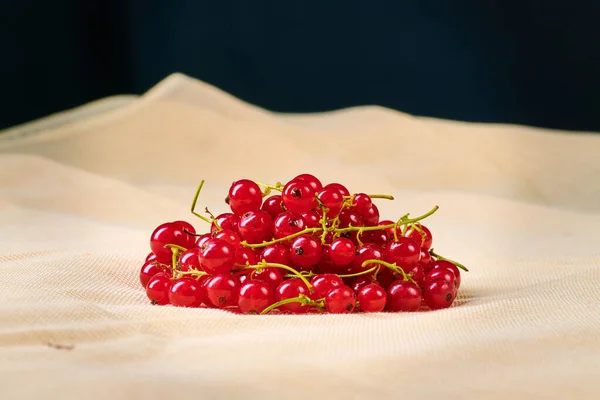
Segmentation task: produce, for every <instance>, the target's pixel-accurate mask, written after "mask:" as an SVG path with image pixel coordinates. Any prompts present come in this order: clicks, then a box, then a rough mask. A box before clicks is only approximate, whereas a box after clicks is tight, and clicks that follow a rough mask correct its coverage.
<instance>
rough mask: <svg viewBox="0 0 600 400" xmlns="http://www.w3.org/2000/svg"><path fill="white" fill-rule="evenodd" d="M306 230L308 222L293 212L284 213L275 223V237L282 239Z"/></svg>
mask: <svg viewBox="0 0 600 400" xmlns="http://www.w3.org/2000/svg"><path fill="white" fill-rule="evenodd" d="M304 228H306V222H305V221H304V218H302V216H301V215H300V214H296V213H293V212H291V211H286V212H282V213H281V214H279V215H278V216H277V218H275V220H274V221H273V237H274V238H275V239H282V238H284V237H287V236H290V235H293V234H294V233H298V232H300V231H302V230H304Z"/></svg>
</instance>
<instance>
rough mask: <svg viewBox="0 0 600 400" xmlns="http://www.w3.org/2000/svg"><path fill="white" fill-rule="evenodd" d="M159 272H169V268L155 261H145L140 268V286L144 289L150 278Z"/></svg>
mask: <svg viewBox="0 0 600 400" xmlns="http://www.w3.org/2000/svg"><path fill="white" fill-rule="evenodd" d="M160 272H169V268H168V267H167V266H165V265H162V264H159V263H158V262H156V261H146V262H145V263H144V265H142V269H141V270H140V283H141V284H142V287H143V288H144V289H145V288H146V286H147V285H148V282H149V281H150V279H152V277H154V275H156V274H158V273H160Z"/></svg>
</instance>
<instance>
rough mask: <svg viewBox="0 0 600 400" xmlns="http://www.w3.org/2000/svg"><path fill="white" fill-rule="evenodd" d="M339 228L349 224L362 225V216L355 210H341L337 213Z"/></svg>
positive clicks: (346, 226)
mask: <svg viewBox="0 0 600 400" xmlns="http://www.w3.org/2000/svg"><path fill="white" fill-rule="evenodd" d="M339 219H340V225H339V227H340V228H348V227H349V226H350V225H352V226H353V227H359V226H364V221H363V218H362V217H361V216H360V214H358V213H357V212H356V211H354V210H352V209H346V210H342V211H341V212H340V215H339Z"/></svg>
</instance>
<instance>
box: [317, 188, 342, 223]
mask: <svg viewBox="0 0 600 400" xmlns="http://www.w3.org/2000/svg"><path fill="white" fill-rule="evenodd" d="M317 197H318V198H319V200H321V203H323V205H324V206H325V207H326V208H327V209H328V211H327V214H326V215H327V216H332V217H333V216H336V215H338V214H339V213H340V211H341V210H342V206H343V205H344V196H343V195H342V194H341V193H340V191H339V190H337V189H335V188H331V187H329V188H323V189H321V191H319V193H318V195H317Z"/></svg>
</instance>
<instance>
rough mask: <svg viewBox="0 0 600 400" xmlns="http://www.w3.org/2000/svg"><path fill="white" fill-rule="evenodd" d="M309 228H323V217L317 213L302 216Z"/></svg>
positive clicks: (311, 212)
mask: <svg viewBox="0 0 600 400" xmlns="http://www.w3.org/2000/svg"><path fill="white" fill-rule="evenodd" d="M300 215H301V216H302V219H304V222H305V223H306V227H307V228H317V227H320V226H321V216H320V215H319V214H318V213H317V212H316V211H313V210H311V211H307V212H303V213H302V214H300Z"/></svg>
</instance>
